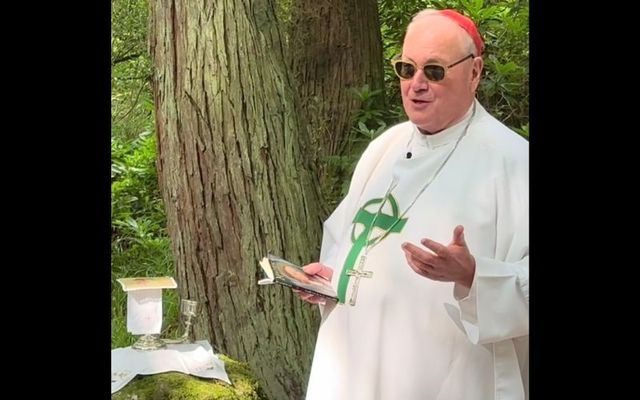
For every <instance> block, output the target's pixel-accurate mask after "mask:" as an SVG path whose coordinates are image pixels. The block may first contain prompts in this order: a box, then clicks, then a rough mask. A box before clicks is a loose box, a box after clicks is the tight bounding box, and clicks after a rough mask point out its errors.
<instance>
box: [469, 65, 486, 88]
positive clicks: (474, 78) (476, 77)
mask: <svg viewBox="0 0 640 400" xmlns="http://www.w3.org/2000/svg"><path fill="white" fill-rule="evenodd" d="M483 67H484V60H483V59H482V57H476V58H474V59H473V69H472V70H471V87H472V90H473V92H474V93H475V92H476V91H477V90H478V85H480V77H482V68H483Z"/></svg>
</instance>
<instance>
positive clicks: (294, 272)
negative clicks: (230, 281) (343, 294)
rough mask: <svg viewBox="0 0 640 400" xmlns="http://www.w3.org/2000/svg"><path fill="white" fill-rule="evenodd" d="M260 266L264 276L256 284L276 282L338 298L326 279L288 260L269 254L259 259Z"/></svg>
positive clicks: (329, 297) (334, 298)
mask: <svg viewBox="0 0 640 400" xmlns="http://www.w3.org/2000/svg"><path fill="white" fill-rule="evenodd" d="M260 266H261V267H262V271H263V272H264V274H265V275H266V278H264V279H260V280H259V281H258V285H270V284H273V283H278V284H280V285H284V286H289V287H292V288H295V289H298V290H301V291H303V292H307V293H312V294H315V295H318V296H322V297H326V298H328V299H333V300H336V301H337V300H338V294H337V293H336V291H335V290H333V288H332V287H331V284H330V283H329V281H328V280H326V279H324V278H322V277H320V276H318V275H309V274H307V273H306V272H304V271H303V270H302V268H300V267H299V266H297V265H295V264H292V263H290V262H289V261H286V260H283V259H281V258H277V257H274V256H272V255H269V256H267V257H264V258H263V259H262V261H260Z"/></svg>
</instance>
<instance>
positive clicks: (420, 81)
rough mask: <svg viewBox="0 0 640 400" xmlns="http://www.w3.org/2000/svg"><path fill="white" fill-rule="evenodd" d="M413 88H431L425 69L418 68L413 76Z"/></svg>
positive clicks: (420, 90)
mask: <svg viewBox="0 0 640 400" xmlns="http://www.w3.org/2000/svg"><path fill="white" fill-rule="evenodd" d="M411 90H413V91H414V92H422V91H425V90H429V80H428V79H427V77H426V76H425V75H424V71H423V70H421V69H419V70H417V71H416V73H415V74H414V75H413V77H412V78H411Z"/></svg>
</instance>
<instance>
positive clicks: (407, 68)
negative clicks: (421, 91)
mask: <svg viewBox="0 0 640 400" xmlns="http://www.w3.org/2000/svg"><path fill="white" fill-rule="evenodd" d="M473 57H474V56H473V54H469V55H468V56H465V57H464V58H461V59H460V60H458V61H456V62H454V63H453V64H449V65H442V64H438V63H435V62H432V63H428V64H425V65H424V66H423V67H422V71H423V72H424V76H425V77H426V78H427V79H428V80H430V81H431V82H438V81H441V80H443V79H444V77H445V76H446V75H447V70H448V69H449V68H452V67H455V66H456V65H458V64H460V63H461V62H463V61H466V60H468V59H469V58H473ZM391 65H393V71H394V72H395V73H396V75H398V78H400V79H411V78H413V76H414V75H415V74H416V71H418V66H417V65H416V64H415V63H414V62H413V61H403V60H401V59H394V60H392V61H391Z"/></svg>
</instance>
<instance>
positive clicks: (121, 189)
mask: <svg viewBox="0 0 640 400" xmlns="http://www.w3.org/2000/svg"><path fill="white" fill-rule="evenodd" d="M155 147H156V146H155V136H154V135H152V134H151V133H150V132H143V133H141V134H140V135H139V137H137V138H136V139H134V140H131V141H125V140H124V139H118V138H117V137H112V139H111V157H112V161H111V162H112V164H111V179H112V182H111V195H112V197H111V223H112V233H111V285H112V298H111V300H112V314H111V316H112V321H111V345H112V347H123V346H128V345H130V344H131V343H132V341H133V340H134V338H133V337H132V336H131V335H129V334H128V333H127V331H126V304H127V299H126V294H125V293H124V292H123V291H122V289H121V287H120V284H118V283H117V282H116V279H118V278H122V277H136V276H165V275H168V276H173V275H174V272H173V261H172V258H171V249H170V243H169V239H168V237H167V234H166V229H165V226H166V217H165V214H164V206H163V204H162V200H161V196H160V191H159V188H158V181H157V173H156V165H155V155H156V152H155ZM163 295H164V309H165V310H166V315H165V318H164V322H165V323H166V326H165V334H167V335H172V337H173V336H177V334H176V330H177V328H178V327H177V320H178V315H177V314H178V298H177V293H176V292H175V291H173V290H165V291H164V294H163Z"/></svg>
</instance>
